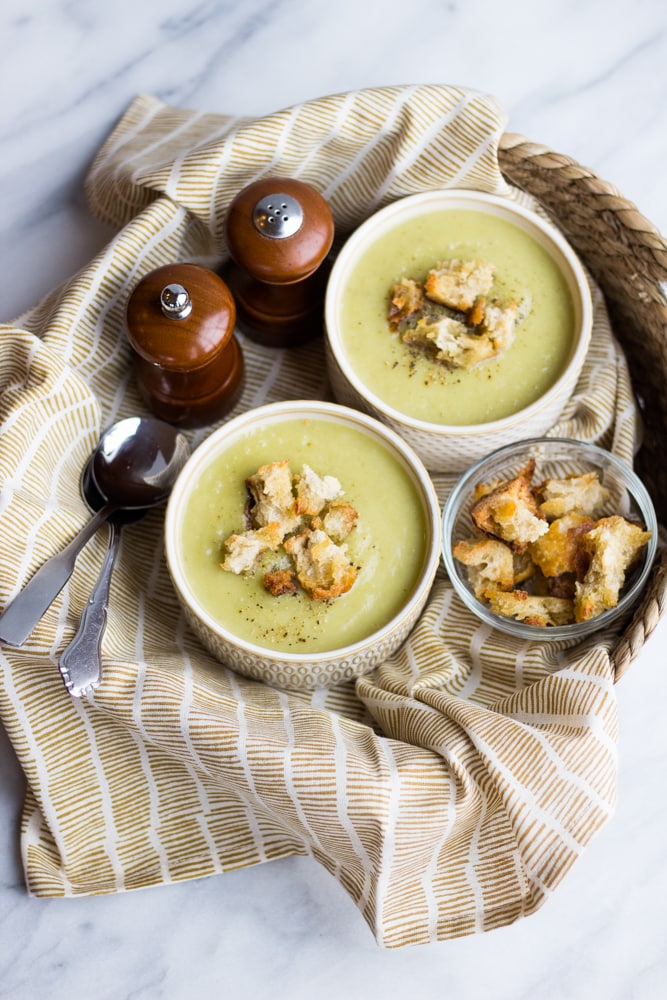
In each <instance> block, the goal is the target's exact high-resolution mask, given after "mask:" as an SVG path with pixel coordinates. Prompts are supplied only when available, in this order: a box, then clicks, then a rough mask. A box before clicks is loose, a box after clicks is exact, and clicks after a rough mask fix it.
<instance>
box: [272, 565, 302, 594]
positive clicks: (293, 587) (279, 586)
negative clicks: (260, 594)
mask: <svg viewBox="0 0 667 1000" xmlns="http://www.w3.org/2000/svg"><path fill="white" fill-rule="evenodd" d="M264 587H265V588H266V590H268V592H269V593H270V594H271V595H272V597H283V595H285V594H295V593H296V591H297V581H296V578H295V576H294V574H293V573H291V572H290V570H288V569H276V570H273V571H272V572H269V573H265V574H264Z"/></svg>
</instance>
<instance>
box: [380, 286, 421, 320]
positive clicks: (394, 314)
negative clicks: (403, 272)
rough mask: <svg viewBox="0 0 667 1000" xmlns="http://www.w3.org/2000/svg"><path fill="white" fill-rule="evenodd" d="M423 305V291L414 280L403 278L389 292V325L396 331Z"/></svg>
mask: <svg viewBox="0 0 667 1000" xmlns="http://www.w3.org/2000/svg"><path fill="white" fill-rule="evenodd" d="M423 305H424V289H423V287H422V286H421V285H420V283H419V282H418V281H415V280H414V278H403V280H402V281H399V283H398V284H397V285H394V287H393V288H392V291H391V303H390V305H389V313H388V318H389V325H390V327H391V328H392V329H393V330H396V329H397V328H398V327H399V326H400V324H401V323H402V322H404V321H405V320H408V319H409V318H410V317H411V316H413V315H414V313H416V312H419V310H420V309H421V308H422V307H423Z"/></svg>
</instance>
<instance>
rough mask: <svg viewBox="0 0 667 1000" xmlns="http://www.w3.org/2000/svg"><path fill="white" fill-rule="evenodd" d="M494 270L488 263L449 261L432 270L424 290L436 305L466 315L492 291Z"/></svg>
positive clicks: (483, 261) (479, 260) (481, 261)
mask: <svg viewBox="0 0 667 1000" xmlns="http://www.w3.org/2000/svg"><path fill="white" fill-rule="evenodd" d="M494 270H495V268H494V266H493V264H491V263H489V261H487V260H481V259H478V260H458V259H453V260H446V261H443V262H442V263H441V264H439V265H438V267H437V268H434V269H433V270H431V271H429V273H428V275H427V277H426V281H425V282H424V291H425V292H426V295H427V296H428V297H429V298H430V299H433V301H434V302H440V303H442V305H445V306H449V307H450V308H451V309H460V310H462V311H463V312H466V311H467V310H468V309H472V307H473V305H474V302H475V299H477V298H478V297H479V296H480V295H486V294H487V293H488V292H489V291H490V289H491V285H492V284H493V274H494Z"/></svg>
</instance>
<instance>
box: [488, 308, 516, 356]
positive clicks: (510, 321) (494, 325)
mask: <svg viewBox="0 0 667 1000" xmlns="http://www.w3.org/2000/svg"><path fill="white" fill-rule="evenodd" d="M518 318H519V306H518V303H517V302H515V301H511V302H510V303H509V304H508V305H506V306H501V305H498V303H496V302H492V303H491V304H490V305H487V306H486V308H485V309H484V314H483V317H482V321H481V324H480V329H481V333H482V334H483V335H485V336H486V338H487V339H488V340H489V342H490V343H491V345H492V346H493V348H494V351H495V353H499V352H500V351H504V350H506V349H507V348H508V347H510V346H511V344H512V343H513V342H514V333H515V329H516V325H517V322H518Z"/></svg>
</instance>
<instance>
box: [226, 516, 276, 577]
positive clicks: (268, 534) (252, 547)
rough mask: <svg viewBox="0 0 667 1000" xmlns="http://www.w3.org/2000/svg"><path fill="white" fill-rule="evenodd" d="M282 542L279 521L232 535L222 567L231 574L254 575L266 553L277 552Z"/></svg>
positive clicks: (227, 543) (228, 541)
mask: <svg viewBox="0 0 667 1000" xmlns="http://www.w3.org/2000/svg"><path fill="white" fill-rule="evenodd" d="M282 540H283V533H282V527H281V525H280V524H279V523H278V522H277V521H273V522H272V523H271V524H267V525H264V527H262V528H253V529H251V530H249V531H244V532H242V533H241V534H239V535H230V536H229V538H227V539H226V541H225V550H226V555H225V559H224V561H223V562H222V563H221V566H222V568H223V569H226V570H229V572H231V573H252V571H253V570H254V569H255V566H256V565H257V563H258V562H259V560H260V559H261V557H262V556H263V555H264V553H265V552H269V551H271V552H275V550H276V549H277V548H278V546H279V545H280V543H281V542H282Z"/></svg>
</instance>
